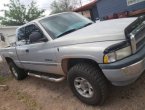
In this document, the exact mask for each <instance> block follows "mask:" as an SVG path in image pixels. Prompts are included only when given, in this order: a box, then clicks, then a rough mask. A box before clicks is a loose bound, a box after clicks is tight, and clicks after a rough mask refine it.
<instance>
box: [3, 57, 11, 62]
mask: <svg viewBox="0 0 145 110" xmlns="http://www.w3.org/2000/svg"><path fill="white" fill-rule="evenodd" d="M5 60H6V62H7V63H10V62H12V61H13V59H11V58H9V57H5Z"/></svg>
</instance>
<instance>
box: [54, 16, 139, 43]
mask: <svg viewBox="0 0 145 110" xmlns="http://www.w3.org/2000/svg"><path fill="white" fill-rule="evenodd" d="M136 19H137V18H121V19H115V20H107V21H97V22H96V23H94V24H92V25H90V26H87V27H85V28H82V29H79V30H77V31H75V32H72V33H70V34H67V35H65V36H62V37H60V38H57V39H55V40H54V42H57V43H59V45H61V44H62V45H65V44H66V45H67V44H76V43H89V42H103V41H116V40H125V39H126V38H125V33H124V30H125V28H126V27H127V26H128V25H129V24H131V23H132V22H133V21H135V20H136Z"/></svg>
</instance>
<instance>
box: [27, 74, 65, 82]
mask: <svg viewBox="0 0 145 110" xmlns="http://www.w3.org/2000/svg"><path fill="white" fill-rule="evenodd" d="M28 75H29V76H32V77H36V78H40V79H45V80H48V81H51V82H61V81H63V80H65V77H60V78H52V77H49V76H44V75H37V74H33V73H28Z"/></svg>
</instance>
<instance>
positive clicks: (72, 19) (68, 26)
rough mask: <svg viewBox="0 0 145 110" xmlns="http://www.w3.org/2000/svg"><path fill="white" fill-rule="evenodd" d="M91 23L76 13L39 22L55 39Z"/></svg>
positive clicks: (64, 14)
mask: <svg viewBox="0 0 145 110" xmlns="http://www.w3.org/2000/svg"><path fill="white" fill-rule="evenodd" d="M92 23H93V22H92V21H91V20H89V19H87V18H85V17H83V16H82V15H79V14H77V13H63V14H58V15H55V16H51V17H48V18H44V19H42V20H40V24H41V25H42V26H43V27H44V29H45V30H46V31H47V32H48V33H49V34H50V35H51V36H52V37H53V38H54V39H55V38H58V37H61V36H63V35H66V34H69V33H71V32H73V31H76V30H78V29H80V28H83V27H85V26H88V25H90V24H92Z"/></svg>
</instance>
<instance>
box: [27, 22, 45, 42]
mask: <svg viewBox="0 0 145 110" xmlns="http://www.w3.org/2000/svg"><path fill="white" fill-rule="evenodd" d="M25 35H26V38H27V39H29V43H30V44H31V43H38V42H41V39H43V38H44V35H43V34H42V32H41V30H40V29H39V28H38V27H37V26H35V25H33V24H32V25H29V26H26V27H25Z"/></svg>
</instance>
